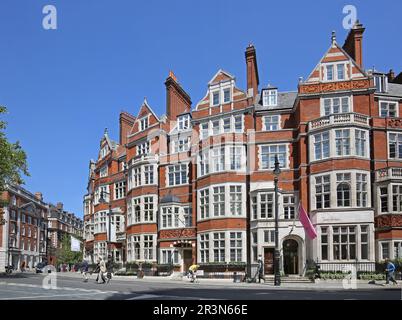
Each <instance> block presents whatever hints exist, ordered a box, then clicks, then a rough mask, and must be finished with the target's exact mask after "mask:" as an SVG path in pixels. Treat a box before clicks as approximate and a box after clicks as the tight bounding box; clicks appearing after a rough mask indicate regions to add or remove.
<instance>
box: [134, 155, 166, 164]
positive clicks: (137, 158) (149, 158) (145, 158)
mask: <svg viewBox="0 0 402 320" xmlns="http://www.w3.org/2000/svg"><path fill="white" fill-rule="evenodd" d="M158 159H159V158H158V155H157V154H153V153H146V154H139V155H136V156H134V158H133V159H132V160H131V165H133V164H136V163H138V162H143V161H144V162H146V161H158Z"/></svg>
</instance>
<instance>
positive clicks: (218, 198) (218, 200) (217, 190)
mask: <svg viewBox="0 0 402 320" xmlns="http://www.w3.org/2000/svg"><path fill="white" fill-rule="evenodd" d="M212 199H213V202H212V206H213V214H214V217H218V216H224V215H225V187H224V186H221V187H213V198H212Z"/></svg>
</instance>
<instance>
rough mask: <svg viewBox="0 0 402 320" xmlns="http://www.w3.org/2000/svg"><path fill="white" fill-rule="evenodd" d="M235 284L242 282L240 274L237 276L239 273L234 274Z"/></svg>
mask: <svg viewBox="0 0 402 320" xmlns="http://www.w3.org/2000/svg"><path fill="white" fill-rule="evenodd" d="M233 282H236V283H238V282H241V276H240V275H239V274H237V272H234V273H233Z"/></svg>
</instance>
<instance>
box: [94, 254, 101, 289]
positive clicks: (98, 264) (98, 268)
mask: <svg viewBox="0 0 402 320" xmlns="http://www.w3.org/2000/svg"><path fill="white" fill-rule="evenodd" d="M94 273H97V274H98V275H97V276H96V280H95V282H96V283H98V281H99V274H100V259H99V258H98V262H97V263H96V268H95V270H94Z"/></svg>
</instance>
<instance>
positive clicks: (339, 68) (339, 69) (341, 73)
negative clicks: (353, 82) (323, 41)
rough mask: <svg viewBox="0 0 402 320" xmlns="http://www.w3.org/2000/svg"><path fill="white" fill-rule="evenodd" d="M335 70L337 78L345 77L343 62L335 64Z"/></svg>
mask: <svg viewBox="0 0 402 320" xmlns="http://www.w3.org/2000/svg"><path fill="white" fill-rule="evenodd" d="M336 70H337V76H338V80H344V79H345V65H344V64H338V65H336Z"/></svg>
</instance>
